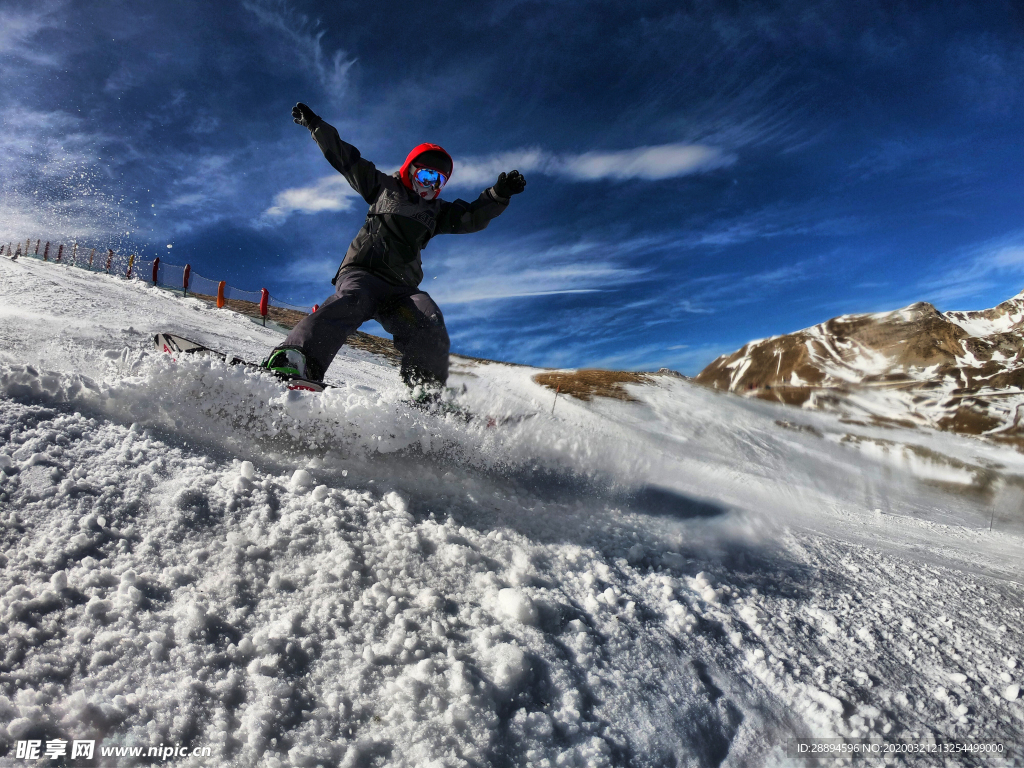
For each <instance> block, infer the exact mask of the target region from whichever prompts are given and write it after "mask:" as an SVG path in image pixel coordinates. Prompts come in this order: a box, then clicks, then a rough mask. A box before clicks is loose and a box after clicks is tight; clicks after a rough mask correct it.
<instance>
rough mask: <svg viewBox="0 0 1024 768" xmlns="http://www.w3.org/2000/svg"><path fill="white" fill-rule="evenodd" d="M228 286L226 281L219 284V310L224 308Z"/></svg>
mask: <svg viewBox="0 0 1024 768" xmlns="http://www.w3.org/2000/svg"><path fill="white" fill-rule="evenodd" d="M225 285H227V281H226V280H221V281H220V282H219V283H217V309H222V308H223V307H224V286H225Z"/></svg>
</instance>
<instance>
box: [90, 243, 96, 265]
mask: <svg viewBox="0 0 1024 768" xmlns="http://www.w3.org/2000/svg"><path fill="white" fill-rule="evenodd" d="M95 255H96V249H95V248H93V249H92V250H91V251H89V269H92V258H93V256H95Z"/></svg>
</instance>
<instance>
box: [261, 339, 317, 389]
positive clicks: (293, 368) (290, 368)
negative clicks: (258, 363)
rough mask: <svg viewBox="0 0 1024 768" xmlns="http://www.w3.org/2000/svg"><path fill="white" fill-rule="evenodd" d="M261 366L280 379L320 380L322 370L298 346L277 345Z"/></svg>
mask: <svg viewBox="0 0 1024 768" xmlns="http://www.w3.org/2000/svg"><path fill="white" fill-rule="evenodd" d="M262 367H263V368H266V369H267V370H268V371H271V372H272V373H275V374H277V375H278V376H280V377H281V378H282V379H306V380H307V381H316V382H322V381H323V380H324V371H323V369H322V368H321V367H320V364H319V363H318V362H317V361H316V360H314V359H313V358H311V357H306V354H305V353H304V352H303V351H302V350H301V349H299V348H298V347H277V348H276V349H274V350H273V351H271V353H270V354H269V355H267V359H266V360H264V361H263V364H262Z"/></svg>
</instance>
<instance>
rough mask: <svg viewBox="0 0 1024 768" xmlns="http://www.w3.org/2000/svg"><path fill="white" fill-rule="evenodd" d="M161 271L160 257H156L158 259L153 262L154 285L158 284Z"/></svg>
mask: <svg viewBox="0 0 1024 768" xmlns="http://www.w3.org/2000/svg"><path fill="white" fill-rule="evenodd" d="M159 271H160V257H159V256H157V257H156V261H154V262H153V285H156V280H157V275H158V273H159Z"/></svg>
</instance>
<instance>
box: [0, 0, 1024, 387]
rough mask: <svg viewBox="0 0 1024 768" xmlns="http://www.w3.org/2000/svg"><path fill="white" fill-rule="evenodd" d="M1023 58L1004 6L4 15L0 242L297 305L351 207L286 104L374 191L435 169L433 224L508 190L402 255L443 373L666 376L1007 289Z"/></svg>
mask: <svg viewBox="0 0 1024 768" xmlns="http://www.w3.org/2000/svg"><path fill="white" fill-rule="evenodd" d="M1022 33H1024V11H1022V10H1021V5H1020V4H1019V3H1014V2H1009V1H1008V0H1006V1H1001V0H993V2H985V3H963V2H941V0H940V1H938V2H927V3H925V2H920V3H895V2H892V1H891V0H885V1H884V2H871V1H870V0H865V1H864V2H858V3H849V2H846V1H845V0H836V1H835V2H798V1H795V0H793V1H786V0H783V1H782V2H745V1H743V0H732V1H730V2H710V1H707V2H696V1H695V2H689V3H679V2H677V3H666V2H643V1H640V2H633V3H622V2H606V3H587V2H559V1H557V0H556V1H553V2H510V1H509V0H505V1H504V2H501V3H486V2H485V3H480V2H464V3H463V2H450V3H443V4H434V5H431V4H423V3H422V2H420V3H395V2H373V3H370V2H354V1H353V2H332V3H329V4H327V3H301V2H290V1H289V2H268V1H266V0H246V1H245V2H239V3H235V2H222V1H220V0H218V2H215V3H208V2H190V1H188V0H184V1H182V0H175V2H166V1H165V0H154V1H153V2H149V3H146V4H139V3H126V2H125V3H122V2H99V3H98V2H90V3H86V2H60V1H59V0H33V2H25V3H19V2H17V1H16V0H0V119H2V121H3V126H2V136H0V239H3V240H4V241H8V240H17V239H22V240H23V239H25V238H27V237H32V238H36V237H42V238H44V239H47V238H49V239H53V240H60V239H64V240H71V239H75V238H77V239H79V240H80V241H83V242H90V243H93V244H96V245H100V244H104V245H105V244H107V243H110V244H112V245H113V246H114V247H115V248H120V249H126V250H138V251H140V252H142V253H144V254H146V255H149V256H153V255H156V254H160V255H162V256H163V257H164V258H165V259H168V260H170V261H173V262H177V263H184V262H186V261H187V262H189V263H191V264H192V265H193V269H194V270H195V271H196V272H198V273H200V274H203V275H206V276H208V277H213V278H219V279H226V280H228V282H230V283H231V284H233V285H237V286H238V287H241V288H254V289H258V288H260V287H262V286H266V287H267V288H269V289H270V291H271V293H273V294H274V295H275V296H280V297H281V298H285V299H289V298H290V299H293V300H295V301H296V302H299V303H302V304H311V303H313V302H318V301H322V300H323V299H324V298H325V297H326V296H327V295H329V293H330V291H331V286H330V284H329V280H330V278H331V276H332V275H333V274H334V270H335V268H336V266H337V263H338V262H339V261H340V259H341V258H342V256H343V255H344V252H345V250H346V248H347V246H348V243H349V241H350V240H351V238H352V236H353V235H354V234H355V232H356V230H357V229H358V227H359V225H360V223H361V222H362V220H363V217H364V215H365V205H364V204H362V203H361V201H359V200H358V199H354V197H353V195H352V194H351V193H350V190H348V189H347V187H346V186H345V185H344V182H343V180H342V179H341V177H340V176H338V175H337V174H336V173H335V172H334V171H333V169H332V168H331V167H330V166H329V165H328V164H327V163H326V161H325V160H324V159H323V156H322V155H321V154H320V152H319V150H318V149H317V148H316V145H315V144H314V143H313V142H312V140H311V139H310V137H309V135H308V132H307V131H306V130H305V129H303V128H300V127H298V126H296V125H294V124H293V123H292V121H291V117H290V114H289V112H290V109H291V106H292V105H293V104H294V103H295V102H296V101H300V100H301V101H304V102H306V103H308V104H309V105H311V106H312V107H313V109H314V110H316V111H317V112H318V113H319V114H320V115H322V116H323V117H324V118H325V119H326V120H327V121H328V122H330V123H332V124H333V125H335V126H336V127H337V128H338V130H339V131H340V133H341V135H342V137H343V138H345V139H346V140H347V141H349V142H351V143H353V144H355V145H356V146H357V147H359V148H360V150H361V151H362V153H363V154H364V156H366V157H368V158H370V159H371V160H373V161H374V162H375V163H377V165H378V167H380V168H382V169H386V170H393V169H394V168H396V167H397V166H398V165H400V164H401V162H402V160H403V159H404V158H405V155H406V154H407V152H408V151H409V149H411V148H412V147H413V146H414V145H416V144H418V143H420V142H423V141H429V142H435V143H438V144H441V145H442V146H444V147H445V148H446V149H447V150H448V151H449V152H450V153H451V154H452V155H453V156H454V158H455V161H456V167H455V172H454V175H453V178H452V182H451V183H450V184H449V186H448V187H447V188H446V189H445V193H444V196H445V197H447V198H449V199H450V198H452V197H454V196H459V197H463V198H464V199H473V198H474V197H475V196H476V195H477V194H478V193H479V191H480V190H481V189H483V188H484V187H486V186H489V185H490V184H491V183H493V179H494V178H495V177H496V175H497V173H498V172H499V171H500V170H510V169H511V168H513V167H516V168H519V169H520V170H521V171H523V172H524V173H525V174H526V176H527V178H528V179H529V186H528V187H527V190H526V192H525V193H524V194H523V195H520V196H519V197H517V198H516V199H514V200H513V201H512V205H511V206H510V207H509V209H508V210H507V211H506V212H505V214H503V215H502V216H501V217H500V218H499V219H497V220H495V221H494V222H493V223H492V224H491V226H490V227H489V228H488V229H487V230H486V231H485V232H483V233H479V234H475V235H467V236H459V237H455V236H450V237H442V238H437V239H435V240H434V241H433V242H432V243H431V244H430V245H429V246H428V248H427V249H426V250H425V251H424V254H423V261H424V270H425V273H426V278H425V280H424V285H423V287H424V288H425V289H426V290H427V291H429V292H430V293H431V295H432V296H434V298H435V299H436V300H437V302H438V303H439V304H440V306H441V307H442V309H443V310H444V313H445V317H446V320H447V323H448V326H449V331H450V332H451V335H452V340H453V349H454V350H455V351H457V352H462V353H464V354H471V355H478V356H482V357H489V358H497V359H503V360H511V361H516V362H523V363H530V364H534V365H545V366H559V367H560V366H566V367H569V366H592V365H597V366H602V367H616V368H631V369H656V368H659V367H661V366H667V367H671V368H675V369H677V370H681V371H683V372H685V373H690V374H692V373H696V372H697V371H699V370H700V369H701V368H702V367H703V366H704V365H706V364H707V363H708V362H710V361H711V360H712V359H713V358H714V357H716V356H717V355H718V354H721V353H723V352H729V351H732V350H734V349H736V348H738V347H739V346H741V345H742V344H744V343H745V342H747V341H749V340H751V339H753V338H759V337H763V336H768V335H772V334H778V333H786V332H790V331H794V330H797V329H799V328H802V327H806V326H808V325H812V324H814V323H817V322H821V321H823V320H826V319H828V318H830V317H833V316H835V315H838V314H843V313H847V312H867V311H877V310H883V309H891V308H895V307H899V306H903V305H906V304H909V303H912V302H914V301H921V300H925V301H931V302H933V303H934V304H936V305H937V306H938V307H939V309H943V310H945V309H977V308H982V307H987V306H992V305H994V304H996V303H998V302H999V301H1002V300H1004V299H1006V298H1008V297H1010V296H1011V295H1013V294H1015V293H1017V292H1018V291H1020V290H1021V289H1022V288H1024V217H1022V215H1021V214H1022V211H1024V181H1022V180H1024V141H1022V140H1021V129H1020V126H1021V118H1022V117H1024V34H1022ZM168 244H171V245H173V249H171V250H168V249H167V247H166V246H167V245H168ZM172 254H173V255H172ZM366 330H370V331H371V332H373V331H374V330H375V329H374V328H373V327H368V328H366ZM376 330H377V332H380V331H379V329H376Z"/></svg>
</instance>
